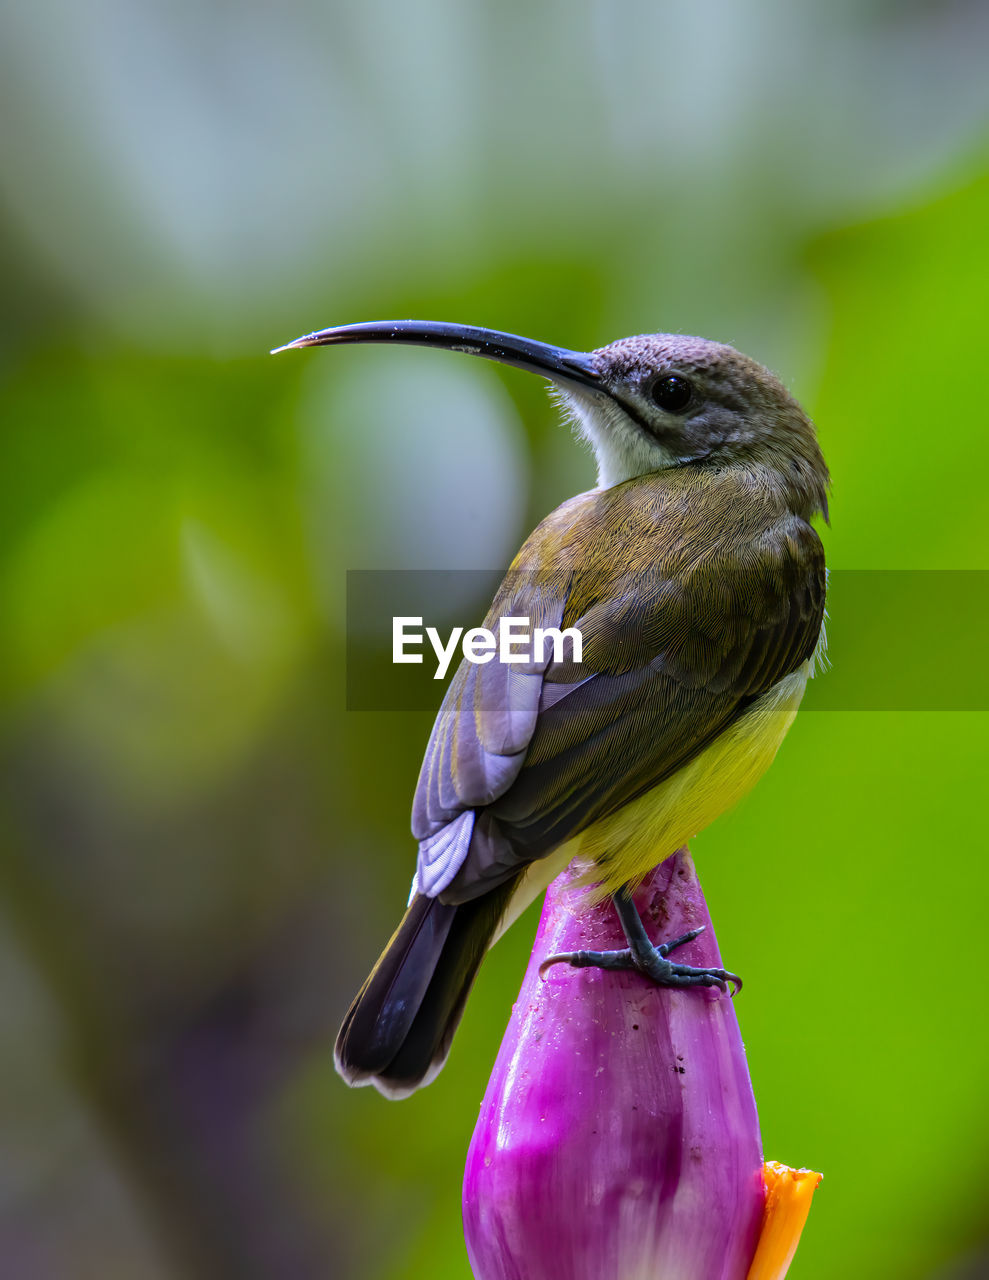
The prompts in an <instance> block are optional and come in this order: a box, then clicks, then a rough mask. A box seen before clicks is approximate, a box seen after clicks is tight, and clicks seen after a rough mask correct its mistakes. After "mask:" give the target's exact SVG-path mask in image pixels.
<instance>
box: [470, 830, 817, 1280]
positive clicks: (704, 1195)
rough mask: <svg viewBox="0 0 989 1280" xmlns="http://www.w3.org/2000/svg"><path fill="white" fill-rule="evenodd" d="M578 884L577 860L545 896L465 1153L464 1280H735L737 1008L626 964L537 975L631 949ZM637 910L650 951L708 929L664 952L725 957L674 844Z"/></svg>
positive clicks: (756, 1217) (751, 1160)
mask: <svg viewBox="0 0 989 1280" xmlns="http://www.w3.org/2000/svg"><path fill="white" fill-rule="evenodd" d="M575 879H576V872H575V871H574V870H573V869H572V868H571V869H570V870H568V871H567V872H565V873H564V874H563V875H562V876H560V877H559V879H558V880H556V882H555V883H554V884H553V885H552V886H551V887H550V890H549V892H548V894H547V897H546V903H545V906H544V908H543V913H542V919H541V921H540V924H539V931H538V934H537V936H536V942H535V946H534V948H533V952H532V957H531V959H530V962H529V967H528V970H527V972H526V975H525V980H524V982H523V984H522V990H521V992H520V994H519V998H518V1001H517V1003H516V1005H515V1008H514V1010H513V1013H512V1017H511V1020H510V1022H509V1025H508V1029H507V1032H506V1034H505V1038H504V1040H503V1042H502V1046H501V1050H500V1052H499V1054H498V1059H497V1062H496V1063H495V1067H494V1071H493V1073H492V1075H491V1080H490V1082H489V1084H488V1089H487V1092H486V1094H485V1096H484V1101H483V1103H482V1105H481V1114H480V1117H479V1119H478V1122H477V1127H476V1129H475V1131H474V1137H473V1140H472V1142H471V1145H470V1150H469V1153H468V1156H467V1169H466V1175H465V1179H464V1205H463V1207H464V1229H465V1234H466V1240H467V1251H468V1254H469V1257H470V1262H471V1266H472V1268H473V1270H474V1275H475V1277H476V1278H477V1280H746V1276H747V1274H748V1271H749V1266H750V1264H751V1263H752V1260H753V1257H754V1255H755V1252H756V1246H757V1242H758V1240H759V1235H760V1229H761V1225H762V1219H763V1210H764V1205H765V1200H766V1189H765V1184H764V1181H763V1172H762V1170H763V1163H762V1151H761V1141H760V1136H759V1120H758V1116H757V1113H756V1106H755V1099H754V1098H753V1095H752V1085H751V1082H750V1080H749V1073H748V1067H747V1065H746V1061H745V1051H744V1049H743V1046H742V1038H741V1035H740V1033H739V1029H738V1021H737V1019H736V1017H735V1009H734V1005H733V1003H732V1001H731V999H730V998H729V997H728V996H726V995H724V994H722V993H721V992H720V991H718V990H717V989H716V988H699V987H694V988H689V989H683V990H674V989H670V988H664V987H657V986H655V985H653V983H651V982H650V981H649V980H648V979H647V978H644V977H642V976H641V975H640V974H638V973H637V972H633V971H627V970H623V971H618V972H616V971H610V972H604V971H602V970H598V969H571V968H569V967H568V966H566V965H562V964H561V965H557V966H555V967H554V968H552V969H549V970H548V971H547V974H546V977H545V979H540V977H539V965H540V963H541V961H542V960H544V959H545V958H546V957H547V956H549V955H551V954H553V953H556V952H566V951H574V950H580V949H592V950H607V949H617V948H621V947H624V946H625V938H624V935H623V933H622V930H621V926H620V924H619V923H618V919H617V917H616V915H615V912H614V909H613V907H612V905H611V903H610V900H605V901H604V902H600V903H597V904H594V903H593V895H592V894H591V896H590V897H589V891H588V890H586V889H581V888H576V889H574V888H571V887H570V886H571V884H572V882H573V881H574V880H575ZM636 903H637V905H638V907H639V911H640V913H641V915H642V919H643V921H644V923H645V925H646V929H647V930H648V932H649V935H650V937H651V938H652V939H653V941H654V942H657V943H659V942H662V941H664V940H669V939H672V938H675V937H677V936H679V935H681V934H683V933H686V932H688V931H689V930H690V929H693V928H696V927H697V926H699V925H706V926H707V927H706V929H705V932H704V933H702V934H701V935H700V936H699V937H698V938H696V939H695V940H694V941H692V942H689V943H686V944H685V945H684V946H682V947H681V948H680V949H678V950H677V951H676V952H675V953H673V958H674V959H676V960H677V961H679V962H681V963H684V964H691V965H700V966H720V965H721V958H720V956H719V954H718V946H717V942H716V940H715V937H714V932H713V930H712V928H711V922H710V917H709V915H708V912H707V906H706V904H705V902H704V897H703V894H702V892H701V888H700V884H699V883H698V881H697V877H696V874H695V872H694V866H693V862H692V860H691V858H690V855H689V854H688V853H687V851H686V850H681V851H680V852H679V853H678V854H676V855H674V856H673V857H672V858H669V859H667V861H666V862H664V863H663V864H662V865H661V866H659V867H657V868H656V869H655V870H654V871H653V872H651V873H650V875H649V876H648V877H647V878H646V880H645V882H644V883H643V885H642V887H641V889H640V891H639V892H638V893H637V894H636ZM798 1234H799V1231H798ZM794 1247H795V1243H794ZM764 1274H768V1273H764ZM780 1274H782V1272H781V1273H780Z"/></svg>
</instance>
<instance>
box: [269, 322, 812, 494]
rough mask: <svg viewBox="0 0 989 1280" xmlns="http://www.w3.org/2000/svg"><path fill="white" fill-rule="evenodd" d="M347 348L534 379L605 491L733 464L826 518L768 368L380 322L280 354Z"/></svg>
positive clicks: (624, 344) (709, 352) (693, 353)
mask: <svg viewBox="0 0 989 1280" xmlns="http://www.w3.org/2000/svg"><path fill="white" fill-rule="evenodd" d="M344 342H384V343H391V342H395V343H407V344H413V345H416V346H430V347H442V348H445V349H446V350H451V351H461V352H465V353H466V354H468V355H477V356H483V357H485V358H487V359H489V360H497V361H499V362H500V363H502V364H511V365H515V366H517V367H519V368H523V369H528V370H530V371H531V372H533V373H538V374H541V375H542V376H543V377H545V378H548V379H549V380H550V381H551V382H552V383H553V384H554V387H555V388H556V390H557V393H558V398H559V400H560V401H561V403H562V405H563V407H564V409H565V411H566V412H567V413H568V414H569V416H570V417H571V418H572V420H573V422H574V423H575V425H576V426H577V428H578V430H579V431H580V433H581V434H582V435H583V436H584V437H586V439H587V440H588V441H589V442H590V444H591V446H592V447H593V449H594V454H595V457H596V459H597V464H598V483H599V484H600V485H601V486H602V487H609V486H611V485H615V484H620V483H621V482H622V481H624V480H629V479H631V478H632V477H633V476H639V475H646V474H648V473H650V472H654V471H665V470H668V469H669V468H671V467H685V466H693V467H741V468H746V469H749V470H751V471H753V472H754V473H759V474H764V475H765V476H767V477H768V478H769V479H770V481H771V482H772V483H773V484H775V485H778V486H780V487H782V489H783V490H784V491H785V492H786V494H787V497H788V498H789V500H790V504H791V506H792V508H793V510H794V511H796V512H797V513H798V514H800V515H802V516H804V517H805V518H806V519H809V518H810V517H811V516H812V515H814V514H815V513H816V512H818V511H821V512H823V513H824V514H825V516H826V515H827V485H828V469H827V466H826V465H825V462H824V458H823V457H822V455H821V450H820V448H819V446H818V443H817V435H816V433H815V431H814V427H813V424H812V423H811V421H810V419H809V418H808V417H807V415H806V414H805V413H804V411H803V410H802V409H801V407H800V405H799V404H798V403H797V402H796V400H794V399H793V397H792V396H791V395H790V394H789V392H788V391H787V390H786V388H785V387H784V386H783V384H782V383H781V382H780V381H779V379H778V378H776V377H775V376H774V375H773V374H772V373H770V372H769V370H768V369H765V368H763V366H762V365H760V364H758V363H757V362H756V361H755V360H751V359H749V357H748V356H744V355H742V354H741V352H739V351H736V350H735V349H734V348H733V347H729V346H725V345H723V344H722V343H719V342H710V341H708V340H707V339H705V338H688V337H683V336H680V335H677V334H667V333H656V334H644V335H642V336H639V337H633V338H621V339H619V341H617V342H612V343H611V344H610V345H609V346H606V347H600V348H598V350H596V351H591V352H582V351H569V350H567V349H566V348H563V347H554V346H550V345H549V344H547V343H543V342H534V341H532V340H531V339H529V338H521V337H518V336H517V335H515V334H509V333H502V332H500V331H497V330H493V329H479V328H474V327H473V326H469V325H457V324H443V323H436V322H433V321H419V320H384V321H374V322H371V323H368V324H351V325H343V326H341V327H339V328H335V329H322V330H319V331H318V332H316V333H311V334H307V335H305V337H302V338H297V339H296V340H295V341H294V342H290V343H288V344H287V347H288V348H294V347H312V346H323V345H327V344H335V343H344ZM286 349H287V348H286V347H279V348H277V350H279V351H282V350H286Z"/></svg>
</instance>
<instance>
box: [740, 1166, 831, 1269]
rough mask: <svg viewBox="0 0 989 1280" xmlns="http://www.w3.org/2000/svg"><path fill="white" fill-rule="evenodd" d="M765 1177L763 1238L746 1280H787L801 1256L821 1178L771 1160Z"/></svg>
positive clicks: (765, 1170) (760, 1238)
mask: <svg viewBox="0 0 989 1280" xmlns="http://www.w3.org/2000/svg"><path fill="white" fill-rule="evenodd" d="M762 1177H763V1181H764V1182H765V1184H766V1208H765V1211H764V1213H763V1217H762V1234H761V1235H760V1236H759V1243H758V1245H757V1246H756V1251H755V1257H754V1258H753V1259H752V1265H751V1266H750V1267H749V1274H748V1276H747V1278H746V1280H783V1277H784V1276H785V1275H786V1273H787V1271H789V1269H790V1263H791V1262H792V1261H793V1255H794V1254H795V1253H796V1252H797V1245H798V1244H799V1243H800V1233H801V1231H803V1229H804V1223H805V1222H806V1221H807V1214H808V1213H809V1212H810V1202H811V1198H812V1197H813V1195H814V1192H815V1191H816V1190H817V1184H818V1183H819V1182H820V1181H821V1174H819V1173H813V1172H811V1170H810V1169H790V1168H789V1167H788V1166H787V1165H785V1164H780V1163H779V1161H778V1160H767V1161H766V1163H765V1164H764V1165H763V1166H762Z"/></svg>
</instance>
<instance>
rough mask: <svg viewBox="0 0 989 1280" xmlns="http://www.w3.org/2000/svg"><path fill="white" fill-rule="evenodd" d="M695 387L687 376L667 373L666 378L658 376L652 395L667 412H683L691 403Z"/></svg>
mask: <svg viewBox="0 0 989 1280" xmlns="http://www.w3.org/2000/svg"><path fill="white" fill-rule="evenodd" d="M693 394H694V388H693V387H692V386H691V384H690V382H689V381H688V380H687V379H686V378H680V377H678V376H677V375H676V374H667V376H666V377H665V378H657V379H656V381H655V382H654V383H653V384H652V389H651V391H650V395H651V396H652V398H653V400H654V401H655V402H656V404H658V405H659V407H660V408H661V409H665V410H666V412H667V413H682V412H683V410H684V409H686V407H687V405H688V404H690V401H691V398H692V396H693Z"/></svg>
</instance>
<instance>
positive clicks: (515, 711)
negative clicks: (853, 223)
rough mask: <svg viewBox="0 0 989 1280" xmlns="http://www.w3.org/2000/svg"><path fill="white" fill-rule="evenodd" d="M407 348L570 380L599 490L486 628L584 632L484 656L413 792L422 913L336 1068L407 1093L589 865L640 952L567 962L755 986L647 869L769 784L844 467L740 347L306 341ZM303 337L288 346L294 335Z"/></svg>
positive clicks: (425, 326) (390, 338)
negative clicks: (653, 915) (649, 925)
mask: <svg viewBox="0 0 989 1280" xmlns="http://www.w3.org/2000/svg"><path fill="white" fill-rule="evenodd" d="M346 342H381V343H408V344H412V345H418V346H426V347H439V348H444V349H446V350H450V351H461V352H466V353H468V354H470V355H476V356H482V357H484V358H485V359H488V360H495V361H498V362H500V363H502V364H508V365H514V366H516V367H518V368H521V369H527V370H530V371H531V372H533V373H537V374H539V375H541V376H542V377H544V378H548V379H549V380H550V382H551V383H553V384H554V387H555V390H556V393H557V395H558V398H559V400H560V402H561V404H562V407H563V409H564V411H565V413H566V414H567V415H568V416H569V417H570V418H571V419H572V421H573V423H574V424H575V426H576V428H577V430H578V431H579V433H581V434H582V435H583V436H584V437H585V438H586V439H587V440H588V441H589V442H590V444H591V446H592V448H593V451H594V455H595V459H596V462H597V469H598V476H597V485H596V487H595V488H593V489H591V490H590V491H589V492H587V493H581V494H578V495H577V496H576V497H574V498H570V499H569V500H568V501H567V502H564V503H563V505H562V506H560V507H557V509H556V510H555V511H553V512H551V513H550V514H549V515H548V516H547V517H546V518H545V519H544V520H543V521H542V523H541V524H540V525H539V526H538V527H537V528H536V530H535V531H534V532H533V533H532V534H531V535H530V537H529V538H528V539H527V540H526V542H525V543H524V545H523V546H522V549H521V550H520V551H519V553H518V555H517V556H516V557H515V559H514V561H513V562H512V565H511V567H510V569H509V571H508V574H507V576H506V578H505V580H504V582H503V583H502V585H501V587H500V588H499V590H498V593H497V595H496V596H495V599H494V602H493V603H492V605H491V608H490V610H489V612H488V614H487V617H486V619H485V622H484V626H485V627H486V628H488V629H489V630H492V631H495V630H497V629H498V626H499V622H500V619H502V618H528V619H529V620H530V621H531V622H532V624H533V626H552V627H558V628H561V629H562V630H566V629H567V628H576V629H577V630H578V631H579V633H580V635H581V637H582V653H581V662H580V663H579V664H578V663H576V662H575V661H574V660H573V655H572V653H570V654H567V653H564V654H560V653H556V652H553V653H550V654H549V655H548V656H546V655H543V658H542V659H541V660H540V661H535V660H533V661H530V662H529V663H528V664H524V665H509V664H506V663H502V662H498V661H491V662H487V663H485V664H483V665H481V664H478V663H473V662H468V661H467V660H466V659H465V660H464V661H463V662H462V663H461V665H460V667H459V668H458V670H457V672H456V674H455V675H454V677H453V679H452V681H451V682H450V685H449V687H448V689H447V692H446V696H445V697H444V699H443V703H442V705H441V707H440V710H439V714H438V715H437V717H436V723H435V725H434V727H433V731H432V735H431V737H430V739H429V743H428V745H427V747H426V754H425V759H424V760H423V764H422V770H421V772H420V774H419V782H418V786H417V789H416V793H415V799H414V802H413V808H412V832H413V835H414V836H415V838H416V840H418V842H419V855H418V862H417V867H416V872H415V878H414V880H413V885H412V895H411V898H410V901H409V906H408V909H407V911H406V913H405V916H404V918H403V920H402V922H401V924H399V926H398V928H397V929H396V930H395V933H394V934H393V935H392V938H391V940H390V941H389V943H388V945H387V946H386V947H385V949H384V951H383V952H382V954H381V957H380V959H379V960H378V962H377V964H376V965H375V966H374V968H373V970H372V971H371V974H370V976H369V977H368V978H367V980H366V982H365V983H364V985H363V986H362V987H361V989H360V991H359V992H358V994H357V996H356V998H355V999H354V1002H353V1004H352V1005H351V1006H350V1010H349V1011H348V1013H347V1015H346V1017H345V1019H344V1021H343V1025H342V1027H341V1029H340V1033H339V1035H338V1037H337V1042H336V1051H335V1060H336V1066H337V1070H338V1071H339V1072H340V1074H341V1076H342V1077H343V1078H344V1080H345V1081H346V1082H347V1083H348V1084H350V1085H368V1084H370V1085H373V1086H374V1087H375V1088H376V1089H378V1090H379V1091H380V1092H381V1093H382V1094H384V1095H385V1096H387V1097H393V1098H398V1097H405V1096H407V1095H408V1094H410V1093H412V1092H413V1091H414V1090H415V1089H417V1088H419V1087H420V1086H421V1085H425V1084H428V1083H429V1082H430V1081H431V1080H432V1079H434V1078H435V1076H436V1075H437V1073H438V1072H439V1070H440V1069H441V1067H442V1066H443V1064H444V1062H445V1060H446V1057H447V1054H448V1052H449V1048H450V1042H451V1040H452V1038H453V1033H454V1031H455V1030H456V1027H457V1024H458V1023H459V1021H460V1017H461V1015H462V1013H463V1009H464V1004H465V1002H466V1000H467V996H468V994H469V992H470V989H471V986H472V984H473V982H474V979H475V976H476V974H477V970H478V967H479V965H480V963H481V960H482V959H483V957H484V955H485V953H486V951H487V950H488V948H489V947H490V946H491V945H492V944H493V943H494V942H495V941H496V940H497V938H498V937H500V935H501V934H502V933H503V932H504V930H505V929H506V928H508V926H509V925H510V924H511V923H512V921H513V920H515V919H516V918H517V916H518V915H519V914H520V913H521V912H522V911H523V910H524V908H525V907H526V906H528V905H529V903H530V902H532V901H533V900H534V899H535V898H536V897H537V896H538V895H539V894H540V893H542V892H543V890H544V889H545V888H546V887H547V885H548V884H549V883H550V881H551V880H552V879H553V878H554V877H555V876H556V875H558V874H559V873H560V872H561V871H562V870H563V868H564V867H566V866H567V865H569V863H570V862H571V861H572V860H574V859H579V860H580V863H581V864H583V865H584V866H585V867H586V872H585V873H584V877H583V878H584V880H585V882H586V883H588V884H594V885H596V886H597V894H599V895H606V894H610V895H611V897H612V901H613V902H614V906H615V909H616V911H617V913H618V917H619V919H620V921H621V924H622V927H623V929H624V932H625V936H626V938H627V940H628V947H627V949H625V950H621V951H576V952H572V953H569V954H566V955H560V956H551V957H549V958H548V959H547V960H546V961H545V962H544V967H545V966H546V965H548V964H555V963H563V962H566V963H569V964H571V965H573V966H575V967H590V966H596V967H600V968H603V969H626V968H634V969H637V970H639V971H641V972H642V973H644V974H646V975H648V977H649V978H651V979H652V980H653V981H654V982H656V983H658V984H660V985H662V986H670V987H689V986H717V987H720V988H721V990H722V991H726V990H727V989H728V986H729V985H731V986H732V987H733V988H734V989H736V990H737V988H738V987H739V986H740V985H741V983H740V980H739V979H738V977H737V976H736V975H735V974H733V973H730V972H729V971H727V970H725V969H699V968H693V967H691V966H690V965H686V964H678V963H676V962H675V961H673V960H670V959H669V955H670V953H671V952H672V951H673V950H675V948H677V947H679V946H681V945H683V944H684V943H685V942H687V941H689V940H690V939H691V938H693V937H695V936H696V931H695V932H694V933H688V934H685V935H684V936H682V937H679V938H673V939H670V940H668V941H666V942H665V943H662V944H660V945H655V944H654V943H653V942H652V941H651V940H650V938H649V936H648V934H647V932H646V929H645V927H644V925H643V923H642V920H641V919H640V917H639V914H638V911H637V909H636V907H635V903H634V901H633V897H632V894H633V891H634V889H635V887H636V885H637V883H638V882H639V881H640V880H641V879H642V877H643V876H644V875H645V874H646V873H647V872H648V871H650V870H651V869H652V868H653V867H654V866H656V865H657V864H658V863H660V862H662V861H663V860H664V859H665V858H667V857H669V856H670V855H671V854H673V853H674V852H675V851H676V850H677V849H679V848H681V847H682V846H683V845H684V844H685V843H686V842H687V840H688V839H690V838H691V837H692V836H694V835H696V834H697V833H698V832H699V831H702V830H703V829H704V828H705V827H707V826H708V825H709V824H710V823H711V822H713V821H714V819H715V818H717V817H718V816H719V815H720V814H722V813H723V812H724V811H725V810H726V809H728V808H729V807H730V806H732V805H733V804H735V803H736V801H738V800H739V799H740V798H741V797H742V796H743V795H745V794H746V792H748V791H749V790H750V788H751V787H753V786H754V785H755V783H756V782H757V781H758V779H759V778H760V777H761V776H762V774H763V773H764V772H765V770H766V769H767V768H768V767H769V765H770V764H771V763H772V761H773V758H774V757H775V755H776V752H777V750H778V749H779V746H780V743H781V742H782V741H783V738H784V736H785V735H786V732H787V730H788V729H789V727H790V725H791V724H792V723H793V719H794V716H795V715H796V712H797V708H798V706H799V705H800V701H801V698H802V697H803V693H804V689H805V686H806V684H807V680H808V677H809V676H810V675H811V674H813V671H814V668H815V663H816V662H817V660H818V659H819V657H820V656H821V654H822V651H823V644H824V617H825V593H826V572H825V564H824V550H823V547H822V545H821V540H820V538H819V537H818V535H817V532H816V531H815V529H814V528H813V527H812V524H811V521H812V520H813V518H814V517H815V516H816V515H821V516H823V518H824V519H825V520H827V518H828V510H827V492H828V486H829V475H828V469H827V466H826V465H825V462H824V458H823V456H822V454H821V450H820V447H819V445H818V442H817V435H816V432H815V430H814V426H813V424H812V423H811V421H810V419H809V418H808V417H807V415H806V414H805V413H804V411H803V410H802V409H801V407H800V405H799V404H798V403H797V402H796V400H794V399H793V397H792V396H791V395H790V394H789V393H788V391H787V390H786V388H785V387H784V386H783V384H782V382H780V381H779V379H778V378H776V377H775V376H774V375H773V374H772V373H770V372H769V371H768V370H767V369H765V368H763V367H762V365H760V364H757V363H756V362H755V361H754V360H751V359H750V358H749V357H747V356H744V355H742V354H741V353H740V352H738V351H736V350H735V349H734V348H732V347H730V346H725V345H723V344H721V343H718V342H712V341H708V340H706V339H704V338H693V337H684V336H680V335H674V334H664V333H657V334H646V335H641V336H637V337H631V338H622V339H620V340H619V341H617V342H613V343H611V344H610V345H609V346H605V347H601V348H599V349H597V350H595V351H591V352H579V351H570V350H567V349H566V348H563V347H555V346H550V345H548V344H546V343H542V342H535V341H532V340H530V339H528V338H522V337H518V336H517V335H515V334H509V333H502V332H500V331H497V330H493V329H481V328H475V327H473V326H469V325H459V324H444V323H437V322H432V321H418V320H399V321H376V322H372V323H366V324H350V325H343V326H340V327H338V328H331V329H323V330H320V331H319V332H316V333H311V334H308V335H306V336H305V337H302V338H298V339H296V341H294V342H291V343H288V344H287V346H288V347H290V348H298V347H313V346H323V345H332V344H335V343H346ZM285 349H286V348H285V347H280V348H277V350H285Z"/></svg>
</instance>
